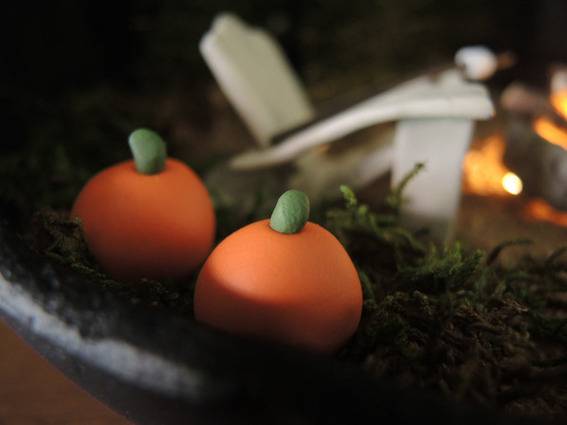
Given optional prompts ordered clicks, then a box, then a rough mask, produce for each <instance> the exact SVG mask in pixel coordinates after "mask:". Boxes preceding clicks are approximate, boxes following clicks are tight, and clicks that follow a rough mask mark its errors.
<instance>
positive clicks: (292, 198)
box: [270, 190, 309, 234]
mask: <svg viewBox="0 0 567 425" xmlns="http://www.w3.org/2000/svg"><path fill="white" fill-rule="evenodd" d="M308 219H309V198H308V197H307V195H306V194H305V193H303V192H301V191H299V190H288V191H287V192H284V193H283V194H282V195H281V196H280V198H279V199H278V202H277V203H276V207H275V208H274V212H273V213H272V217H271V218H270V227H271V228H272V229H274V230H275V231H276V232H280V233H286V234H292V233H299V232H300V231H301V229H303V226H305V222H306V221H307V220H308Z"/></svg>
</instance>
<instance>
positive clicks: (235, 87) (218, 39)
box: [199, 13, 314, 146]
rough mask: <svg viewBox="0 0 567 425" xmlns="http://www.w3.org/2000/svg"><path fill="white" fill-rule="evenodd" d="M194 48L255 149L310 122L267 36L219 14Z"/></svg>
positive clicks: (307, 107)
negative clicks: (237, 115) (255, 142)
mask: <svg viewBox="0 0 567 425" xmlns="http://www.w3.org/2000/svg"><path fill="white" fill-rule="evenodd" d="M199 48H200V51H201V54H202V56H203V58H204V59H205V61H206V62H207V64H208V65H209V68H210V69H211V71H212V73H213V74H214V76H215V78H216V80H217V82H218V83H219V85H220V87H221V88H222V90H223V92H224V93H225V94H226V96H227V97H228V99H229V100H230V102H231V103H232V104H233V105H234V107H235V108H236V111H237V112H238V113H239V114H240V117H241V118H242V120H243V121H244V122H245V123H246V125H247V126H248V128H249V129H250V131H251V132H252V134H253V135H254V137H255V139H256V141H257V142H258V144H259V145H260V146H267V145H268V144H269V142H270V139H271V138H272V137H273V136H274V135H276V134H278V133H280V132H282V131H284V130H287V129H289V128H292V127H295V126H297V125H300V124H302V123H303V122H306V121H309V120H310V119H311V118H312V117H313V115H314V112H313V107H312V105H311V103H310V102H309V99H308V98H307V95H306V93H305V90H304V88H303V86H302V84H301V82H300V81H299V79H298V78H297V76H296V74H295V73H294V72H293V70H292V69H291V67H290V65H289V63H288V62H287V60H286V58H285V56H284V54H283V52H282V50H281V48H280V46H279V45H278V43H277V42H276V41H275V40H274V39H273V38H272V37H271V36H270V34H268V33H267V32H265V31H263V30H260V29H257V28H252V27H249V26H248V25H247V24H245V23H244V22H242V21H241V20H240V19H239V18H238V17H237V16H235V15H232V14H229V13H223V14H221V15H219V16H218V17H217V18H216V19H215V20H214V22H213V25H212V28H211V30H210V31H209V32H207V33H206V34H205V35H204V36H203V38H202V39H201V42H200V45H199Z"/></svg>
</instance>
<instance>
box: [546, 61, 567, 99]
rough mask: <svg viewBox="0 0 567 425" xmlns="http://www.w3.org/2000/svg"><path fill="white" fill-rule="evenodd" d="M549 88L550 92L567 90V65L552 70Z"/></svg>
mask: <svg viewBox="0 0 567 425" xmlns="http://www.w3.org/2000/svg"><path fill="white" fill-rule="evenodd" d="M550 89H551V93H552V94H554V93H559V92H564V91H567V66H561V67H560V68H557V69H555V70H554V71H553V73H552V74H551V80H550Z"/></svg>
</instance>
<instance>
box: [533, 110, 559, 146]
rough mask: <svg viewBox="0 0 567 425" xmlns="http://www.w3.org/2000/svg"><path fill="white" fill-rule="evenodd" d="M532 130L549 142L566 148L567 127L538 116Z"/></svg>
mask: <svg viewBox="0 0 567 425" xmlns="http://www.w3.org/2000/svg"><path fill="white" fill-rule="evenodd" d="M566 102H567V99H566ZM534 130H535V131H536V133H537V134H539V135H540V137H542V138H544V139H545V140H547V141H548V142H549V143H553V144H554V145H557V146H561V147H562V148H563V149H567V129H564V128H561V127H559V126H558V125H557V124H554V123H553V122H552V121H551V120H549V119H547V118H544V117H539V118H536V120H535V121H534Z"/></svg>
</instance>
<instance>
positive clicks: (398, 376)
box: [31, 169, 567, 415]
mask: <svg viewBox="0 0 567 425" xmlns="http://www.w3.org/2000/svg"><path fill="white" fill-rule="evenodd" d="M417 171H418V169H416V172H417ZM413 174H415V173H413ZM413 174H412V175H413ZM408 181H409V178H408V180H406V181H404V183H403V184H404V185H405V184H407V182H408ZM341 191H342V193H343V197H344V201H345V203H344V206H343V207H337V206H334V207H332V208H328V209H327V208H325V210H324V211H321V210H315V211H314V214H313V216H315V217H324V218H323V219H321V220H319V221H321V222H322V224H325V225H326V226H327V227H328V228H329V229H330V230H331V231H333V232H334V233H335V235H337V237H338V238H339V239H340V240H341V242H342V243H343V244H344V245H345V247H346V249H347V250H348V252H349V253H350V255H351V256H352V258H353V261H354V262H355V264H356V266H357V268H358V270H359V273H360V276H361V281H362V284H363V290H364V309H363V316H362V321H361V324H360V326H359V329H358V331H357V333H356V335H355V336H354V337H353V339H352V341H351V342H350V343H349V345H348V346H347V347H345V348H344V349H343V350H342V351H341V352H340V353H339V358H340V359H342V360H343V361H346V362H351V363H359V364H362V365H363V367H365V368H366V369H367V370H368V371H369V372H370V373H372V374H374V375H376V376H379V377H387V378H389V379H393V380H396V381H398V382H399V383H400V384H401V385H403V386H408V387H413V388H415V387H418V388H422V389H426V390H430V391H433V392H436V393H439V394H443V395H445V396H446V397H448V398H452V399H458V400H464V401H468V402H474V403H478V404H481V405H487V406H495V407H499V408H501V409H503V410H507V411H511V412H515V413H534V414H542V413H543V414H547V415H559V414H564V413H565V411H566V410H567V409H566V406H567V387H566V385H565V383H564V382H565V379H564V378H565V375H566V374H567V297H566V296H565V295H566V294H565V290H566V288H567V262H566V260H565V256H566V255H565V254H566V253H567V249H560V250H558V251H556V252H554V253H552V254H551V255H550V256H548V257H547V258H543V259H536V258H532V257H530V256H526V257H525V258H523V259H522V260H521V261H520V262H519V263H518V264H517V265H515V266H513V267H508V268H504V267H502V266H501V265H499V263H498V256H499V254H500V253H501V252H502V251H503V250H505V249H507V248H509V247H510V246H514V245H518V244H526V243H527V242H526V241H523V240H518V241H510V242H505V243H503V244H501V245H499V246H497V247H496V248H495V249H494V250H493V251H492V252H489V253H487V252H484V251H479V250H468V249H466V248H464V247H463V246H462V245H461V244H459V243H455V244H453V245H450V246H444V247H438V246H435V245H433V244H431V243H429V242H428V240H427V238H426V237H425V235H419V234H415V233H412V232H410V231H408V230H407V229H405V228H404V227H402V226H401V225H400V220H399V208H400V205H401V202H402V199H403V197H402V194H403V193H402V188H398V189H397V190H394V191H393V194H392V195H391V196H390V197H388V198H387V201H386V202H385V205H384V206H383V208H381V209H380V212H379V213H378V212H375V211H372V210H371V209H370V208H369V207H368V206H367V205H364V204H361V203H359V201H358V200H357V198H356V196H355V194H354V193H353V192H352V190H350V189H349V188H347V187H342V188H341ZM226 212H227V213H230V211H226ZM250 214H252V213H250ZM242 217H249V215H247V214H244V215H242ZM243 224H245V223H240V222H239V223H234V226H235V227H240V226H241V225H243ZM226 230H227V232H230V231H232V230H235V229H226ZM31 241H32V243H33V246H34V247H35V249H36V250H38V251H39V252H42V253H44V254H45V255H47V256H48V257H50V258H52V259H53V260H55V261H57V262H58V263H60V264H63V265H65V266H67V267H69V268H71V269H73V270H74V271H75V272H78V273H81V274H83V275H85V276H86V277H87V278H88V279H90V280H91V281H92V282H93V284H96V285H102V286H103V287H104V288H106V289H107V290H109V291H113V292H114V293H116V294H118V295H119V296H121V297H125V298H126V299H127V300H129V301H130V302H131V303H133V304H141V305H144V306H147V307H149V308H156V309H168V310H170V311H174V312H178V313H179V314H183V315H188V314H189V315H190V314H192V292H193V285H192V284H191V282H194V277H192V278H190V279H189V284H188V282H187V281H185V282H149V283H150V284H142V285H140V284H128V283H123V282H116V281H114V280H112V279H111V278H109V277H108V276H107V275H106V274H105V273H104V272H103V271H101V270H100V269H99V268H98V266H97V264H96V262H95V261H94V260H93V258H92V257H91V256H90V254H89V252H88V249H87V246H86V244H85V241H84V239H83V235H82V232H81V229H80V223H78V222H76V221H71V220H69V219H68V218H67V217H66V214H64V213H57V212H54V211H52V210H42V211H40V212H38V213H37V214H36V216H35V218H34V226H33V232H32V234H31Z"/></svg>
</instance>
